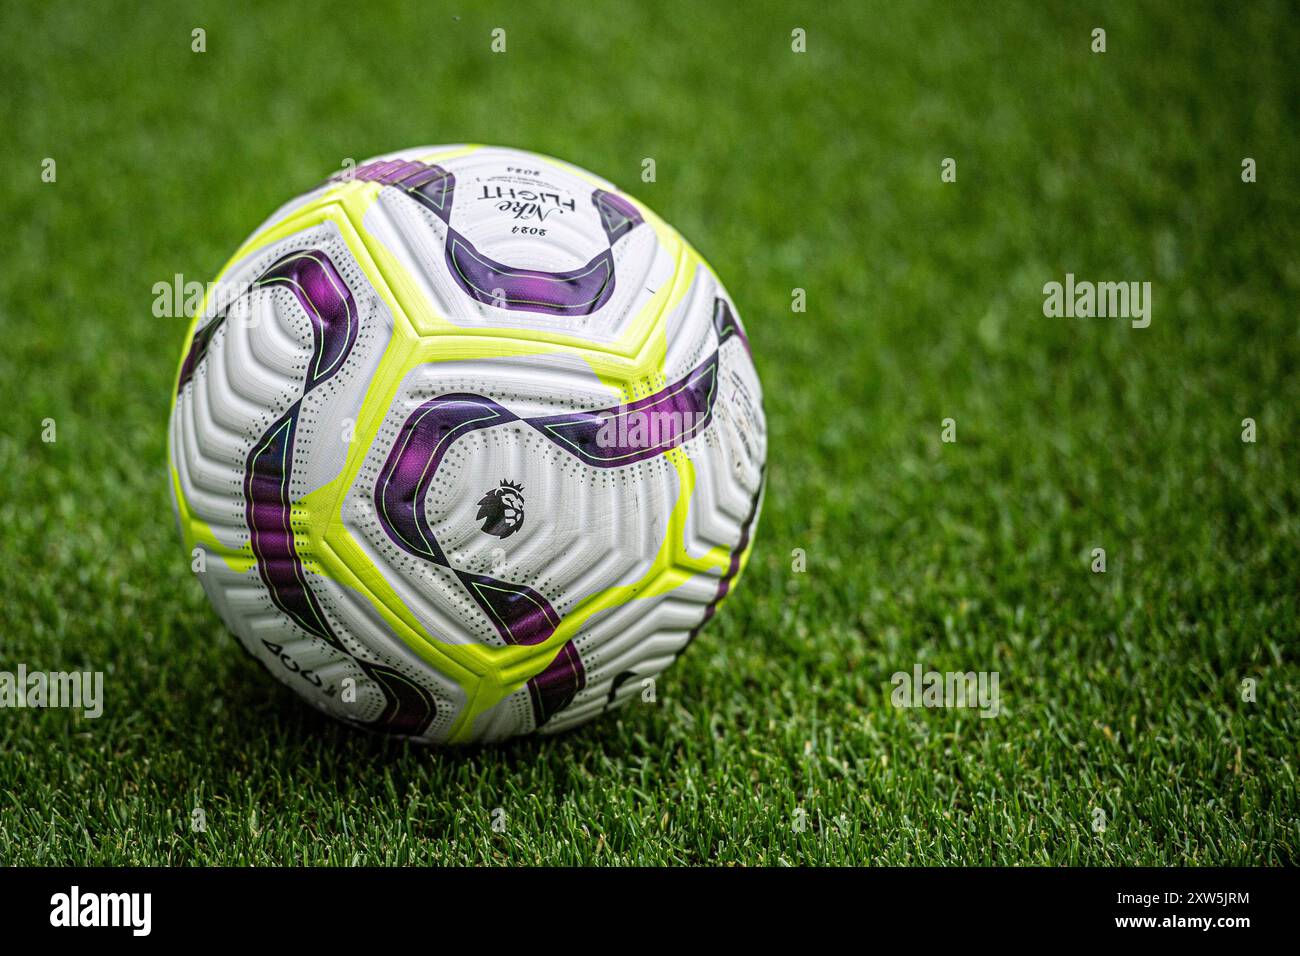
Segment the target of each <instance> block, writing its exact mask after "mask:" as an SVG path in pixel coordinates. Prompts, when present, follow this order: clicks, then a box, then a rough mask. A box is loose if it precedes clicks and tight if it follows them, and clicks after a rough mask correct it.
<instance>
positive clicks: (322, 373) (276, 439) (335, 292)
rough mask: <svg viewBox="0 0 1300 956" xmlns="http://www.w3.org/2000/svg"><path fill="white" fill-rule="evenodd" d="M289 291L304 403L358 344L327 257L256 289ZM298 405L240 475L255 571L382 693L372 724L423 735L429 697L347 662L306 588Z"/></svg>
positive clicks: (297, 260) (285, 264)
mask: <svg viewBox="0 0 1300 956" xmlns="http://www.w3.org/2000/svg"><path fill="white" fill-rule="evenodd" d="M278 283H282V284H286V285H289V286H290V287H291V288H292V289H293V292H294V295H295V296H296V297H297V299H298V301H299V303H301V305H302V307H303V309H304V310H305V311H306V313H307V315H308V317H309V318H310V319H311V322H312V330H313V349H312V357H311V360H310V361H309V363H308V371H307V376H306V379H305V382H304V386H303V394H304V396H305V395H306V394H307V393H308V392H310V391H311V390H312V389H313V388H315V387H316V386H317V385H319V384H320V383H321V382H323V381H325V380H326V379H328V378H329V377H330V376H331V375H333V374H334V373H335V372H337V371H338V369H339V368H340V367H342V364H343V362H344V360H345V359H346V358H347V356H348V354H349V353H350V351H351V349H352V346H353V344H354V343H355V342H356V337H357V320H356V309H355V308H354V306H353V299H352V293H351V291H350V290H348V287H347V285H346V284H345V283H344V282H343V279H342V277H341V276H340V275H339V272H338V270H337V269H336V268H335V267H334V264H333V263H332V262H330V260H329V259H328V257H326V256H325V254H324V253H322V252H319V251H312V252H306V253H293V254H291V255H288V256H285V257H284V258H282V259H280V260H279V261H277V262H276V263H275V264H274V265H272V266H271V267H270V268H269V269H268V270H267V271H266V272H265V273H263V274H262V276H261V277H260V278H259V279H258V280H257V282H256V283H254V286H267V285H272V284H278ZM301 409H302V400H301V399H299V401H297V402H295V403H294V404H293V406H292V407H291V408H290V409H289V410H288V411H287V412H285V413H284V415H282V416H281V417H280V419H279V420H278V421H276V423H275V424H273V425H272V426H271V427H270V428H269V429H267V430H266V432H265V433H264V434H263V435H262V437H261V438H260V439H259V440H258V441H257V442H256V443H255V444H254V446H253V449H252V451H250V452H249V455H248V461H247V463H246V465H245V469H244V518H245V520H246V521H247V522H248V530H249V539H250V544H251V546H252V550H253V556H254V557H255V558H256V560H257V571H258V574H259V576H260V577H261V579H262V582H263V583H264V584H265V585H266V589H267V592H268V594H269V595H270V597H271V600H272V602H273V603H274V604H275V606H276V607H278V608H279V609H280V610H281V611H283V612H284V613H285V614H286V615H287V616H288V617H289V618H290V619H291V620H292V621H294V623H296V624H297V625H298V626H299V627H301V628H302V629H303V630H304V631H306V632H307V633H308V634H312V635H314V636H316V637H319V638H321V639H322V640H324V641H326V642H327V643H329V644H330V645H331V646H332V647H334V648H335V649H336V650H338V651H340V652H342V653H343V654H346V655H347V656H348V657H349V658H351V659H352V660H353V662H354V663H356V664H357V666H358V667H360V668H361V670H362V672H363V673H365V674H366V676H367V677H369V678H370V679H371V680H372V681H374V682H375V683H376V684H377V685H378V686H379V687H380V688H382V690H383V693H384V709H383V711H382V712H381V713H380V714H379V716H378V717H377V718H375V719H374V720H373V721H370V722H369V726H371V727H373V728H375V729H376V730H382V731H386V732H388V733H395V734H412V735H418V734H422V733H424V731H425V730H426V729H427V728H428V726H429V724H430V723H431V722H432V720H433V718H434V717H435V716H436V714H437V705H436V703H435V701H434V699H433V696H432V695H431V694H430V693H429V692H428V691H426V690H425V689H424V688H422V687H420V686H419V685H418V684H416V683H415V682H414V681H412V680H411V679H410V678H409V677H407V676H405V675H403V674H402V673H400V672H399V671H397V670H395V669H393V668H391V667H387V666H385V665H382V664H376V663H373V662H370V661H364V660H361V659H360V658H357V657H355V656H353V655H352V653H351V652H350V651H348V649H347V648H346V647H345V646H344V645H343V642H342V641H340V640H339V639H338V636H337V635H336V634H335V633H334V631H333V630H332V628H331V627H330V625H329V623H328V622H327V620H326V616H325V613H324V611H323V610H322V608H321V605H320V602H319V600H318V599H317V597H316V595H315V593H314V592H313V591H312V589H311V587H310V586H309V585H308V583H307V576H306V573H305V571H304V570H303V566H302V560H301V558H300V557H299V555H298V549H297V545H296V543H295V541H294V532H293V523H292V515H293V503H292V501H291V500H290V495H289V481H290V471H291V468H292V462H293V446H294V438H295V436H296V433H297V428H298V415H299V413H300V411H301Z"/></svg>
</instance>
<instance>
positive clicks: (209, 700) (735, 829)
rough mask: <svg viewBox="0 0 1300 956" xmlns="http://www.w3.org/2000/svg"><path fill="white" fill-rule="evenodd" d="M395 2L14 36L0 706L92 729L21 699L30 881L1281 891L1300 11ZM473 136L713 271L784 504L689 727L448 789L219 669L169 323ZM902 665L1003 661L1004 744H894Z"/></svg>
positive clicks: (245, 669) (1, 424) (2, 273)
mask: <svg viewBox="0 0 1300 956" xmlns="http://www.w3.org/2000/svg"><path fill="white" fill-rule="evenodd" d="M381 6H382V5H373V4H370V5H367V4H361V5H358V4H356V3H343V2H332V0H327V2H323V3H318V4H315V5H313V6H312V7H311V8H310V11H307V10H305V9H304V8H302V7H300V6H292V5H286V6H285V7H283V8H282V9H280V10H270V9H267V10H259V11H256V12H249V13H239V14H236V13H235V12H234V11H233V9H231V8H230V5H227V4H219V3H215V2H214V3H206V4H196V5H189V9H185V8H186V5H185V4H179V3H178V4H153V5H151V6H149V7H142V8H140V9H138V10H135V11H128V10H116V11H114V10H110V9H108V8H107V7H106V8H104V9H94V8H92V7H88V6H86V5H84V4H72V3H68V2H55V3H40V4H37V3H25V4H10V5H9V6H8V7H6V12H5V27H4V29H3V31H0V101H3V103H4V111H3V113H4V116H5V117H6V119H5V133H4V136H3V137H0V159H2V161H3V170H4V183H3V186H2V187H0V214H2V218H3V223H4V233H3V235H4V237H5V243H4V249H3V253H2V259H0V261H2V262H3V266H0V333H2V335H3V347H0V669H14V668H15V667H16V665H17V663H18V662H24V663H26V664H27V665H28V666H29V667H30V668H33V669H37V668H39V669H74V668H75V669H90V670H102V671H105V672H106V684H107V687H106V693H107V698H108V699H107V710H106V713H105V715H104V716H103V717H102V718H101V719H99V720H97V721H92V720H85V719H82V718H80V717H78V716H75V715H71V714H69V713H68V712H66V711H31V710H25V711H16V710H4V711H0V861H3V862H10V863H32V864H46V863H82V862H90V863H101V864H121V863H168V864H177V863H191V862H193V863H230V864H243V863H261V864H267V863H309V864H317V863H329V864H348V863H353V862H356V863H368V864H369V863H416V862H418V863H502V864H506V863H509V864H534V863H643V864H657V863H701V862H708V863H717V864H728V865H729V864H745V865H757V864H767V865H772V864H782V863H789V864H801V863H828V864H835V863H873V864H874V863H892V864H978V863H997V864H1022V863H1063V864H1083V863H1086V864H1166V863H1188V864H1251V863H1265V864H1280V863H1293V864H1294V863H1296V862H1300V797H1298V796H1297V794H1298V793H1300V787H1298V785H1297V779H1296V777H1297V769H1296V765H1297V747H1296V741H1297V739H1300V718H1298V717H1297V708H1296V701H1297V700H1298V699H1300V696H1298V693H1300V665H1298V662H1297V653H1296V645H1297V634H1298V629H1300V598H1298V597H1297V595H1298V594H1300V587H1298V584H1300V580H1298V575H1300V455H1298V454H1297V437H1298V436H1300V423H1298V422H1297V415H1296V412H1297V409H1298V408H1300V377H1298V374H1297V373H1298V372H1300V339H1298V337H1297V324H1296V320H1297V314H1300V309H1298V308H1297V306H1298V305H1300V295H1298V294H1297V293H1298V292H1300V266H1297V260H1296V250H1297V248H1300V242H1298V240H1300V232H1298V230H1300V226H1298V223H1300V217H1298V216H1297V213H1298V212H1300V202H1298V201H1297V192H1296V185H1295V184H1296V182H1297V181H1300V168H1298V157H1300V149H1298V148H1297V145H1298V144H1297V137H1296V130H1297V128H1298V124H1297V111H1296V104H1297V103H1300V73H1297V72H1296V70H1295V69H1294V62H1293V61H1294V53H1295V50H1296V49H1297V48H1300V8H1297V7H1296V6H1295V5H1289V4H1283V3H1269V2H1259V3H1249V4H1240V5H1233V6H1232V8H1231V10H1230V11H1224V12H1214V10H1213V8H1212V7H1211V5H1209V4H1204V5H1203V4H1187V3H1183V2H1177V3H1175V2H1172V0H1171V2H1167V3H1155V4H1143V5H1141V7H1140V8H1139V6H1138V5H1134V4H1129V3H1116V4H1107V5H1081V4H1077V3H1064V2H1062V3H1056V4H1049V5H1044V4H1039V3H1024V4H1012V3H1005V4H1001V3H1000V4H973V3H972V4H965V3H963V4H938V5H935V4H921V3H905V4H895V3H880V4H869V5H866V6H863V5H862V4H858V3H854V4H846V5H845V6H844V7H843V8H840V9H838V10H827V9H825V8H824V5H822V4H806V5H805V6H804V7H803V8H802V9H801V8H799V7H798V6H796V5H792V4H789V3H768V4H762V5H759V7H758V8H757V9H750V8H749V5H746V8H745V9H743V10H742V9H741V8H739V7H737V9H736V10H735V11H732V12H723V11H708V10H706V9H704V7H705V5H703V4H695V3H690V2H686V0H683V2H681V3H680V4H672V5H667V4H665V5H642V4H637V3H630V2H629V3H627V4H622V5H619V6H617V7H611V8H605V7H601V8H600V9H599V10H589V11H588V12H580V11H581V10H582V9H583V7H584V6H585V5H581V4H573V3H567V2H566V3H555V4H553V5H543V6H537V7H534V6H531V5H530V6H529V7H528V8H524V7H523V6H522V5H517V4H506V3H474V4H469V3H465V4H461V5H454V4H453V5H434V4H419V5H413V6H418V7H419V8H420V12H416V11H415V10H407V11H403V10H399V9H397V8H396V6H394V7H393V8H392V9H390V10H388V11H387V12H382V11H381V9H380V7H381ZM197 26H201V27H204V28H205V29H206V30H207V44H208V52H207V53H205V54H202V55H197V54H193V53H191V52H190V31H191V30H192V29H193V28H194V27H197ZM1095 26H1103V27H1105V28H1106V29H1107V32H1108V36H1107V43H1108V50H1107V52H1106V53H1104V54H1094V53H1092V52H1090V49H1089V44H1090V33H1091V30H1092V28H1093V27H1095ZM494 27H504V28H506V30H507V31H508V34H507V35H508V52H507V53H506V54H504V55H494V54H492V53H491V52H490V50H489V39H490V38H489V33H490V31H491V30H492V29H493V28H494ZM794 27H803V28H805V29H806V30H807V31H808V52H807V53H806V54H804V55H797V54H794V53H792V52H791V50H790V31H791V29H792V28H794ZM457 141H477V142H489V143H491V142H499V143H504V144H508V145H517V146H523V147H526V148H531V149H536V150H539V151H542V152H547V153H552V154H555V155H558V156H562V157H564V158H567V159H569V160H572V161H573V162H576V163H578V164H580V165H583V166H586V167H588V168H590V169H592V170H595V171H597V172H599V173H601V174H603V175H605V176H607V177H609V178H611V179H613V180H614V181H615V182H617V183H619V184H620V185H622V186H624V187H625V188H627V189H629V190H630V191H632V192H633V193H634V194H636V195H637V196H639V197H640V198H642V199H644V200H645V201H646V202H648V203H649V204H650V205H651V206H653V207H654V208H655V209H656V210H657V211H658V212H659V213H660V214H661V215H663V216H664V217H665V218H666V219H668V220H669V221H670V222H673V223H674V224H675V225H677V226H678V227H679V228H680V229H681V230H682V231H683V232H684V233H685V234H686V235H687V236H689V237H690V238H691V239H692V240H693V241H694V242H695V244H696V245H697V246H698V247H699V248H700V249H701V251H702V252H703V253H704V254H705V256H706V257H708V258H709V260H710V261H711V262H712V264H713V265H714V267H715V268H716V269H717V270H718V272H719V273H720V274H721V275H722V276H723V277H724V279H725V280H726V281H727V283H728V285H729V286H730V289H731V291H732V293H733V294H734V296H735V297H736V299H737V301H738V303H739V305H740V309H741V313H742V315H743V316H744V318H745V320H746V322H747V324H748V327H749V331H750V334H751V337H752V340H753V343H754V348H755V355H756V360H757V362H758V366H759V371H760V373H761V375H762V378H763V382H764V386H765V390H766V407H767V413H768V419H769V427H770V453H769V465H770V467H769V475H770V483H769V488H768V496H767V501H766V508H765V511H764V514H763V517H762V521H761V523H760V526H759V530H758V535H757V543H756V546H755V550H754V552H753V557H752V561H751V563H750V566H749V570H748V572H747V574H746V576H745V578H744V579H743V580H742V582H741V584H740V587H739V589H738V591H737V592H736V595H735V597H734V598H732V599H731V600H730V601H729V603H728V604H727V605H726V606H725V608H724V610H723V612H722V613H721V614H720V615H719V617H718V619H717V620H716V621H715V622H714V623H713V624H712V625H711V626H710V627H709V628H708V629H707V630H706V631H705V632H704V634H703V636H702V637H701V639H700V640H699V641H697V642H696V644H695V645H694V646H693V647H692V649H691V651H690V652H689V653H688V654H687V655H686V656H685V657H684V658H683V659H682V660H681V661H680V662H679V663H678V664H677V665H676V666H675V667H673V668H672V669H671V670H670V671H669V672H667V673H666V674H665V675H664V677H663V679H662V680H661V682H660V685H659V700H658V703H656V704H655V705H643V704H633V705H630V706H629V707H627V708H625V709H623V710H622V711H620V712H619V713H618V714H616V715H610V716H608V717H606V718H605V719H602V720H600V721H598V722H596V723H594V724H592V725H589V726H588V727H586V728H584V729H582V730H579V731H577V732H574V733H571V734H568V735H565V736H562V737H558V738H553V739H545V740H526V741H521V742H517V743H514V744H511V745H508V746H503V747H496V748H489V749H477V750H466V751H443V752H437V751H430V750H424V749H418V748H411V747H407V746H404V745H402V744H400V743H392V742H387V741H383V740H379V739H375V738H372V737H368V736H366V735H363V734H361V733H358V732H355V731H352V730H349V729H347V728H344V727H342V726H338V725H335V724H333V723H331V722H329V721H327V720H326V719H325V718H323V717H319V716H318V715H316V714H315V713H314V712H313V711H311V710H310V709H309V708H308V707H307V706H306V705H304V704H302V703H300V702H299V701H298V700H297V699H296V698H294V697H293V696H292V695H291V694H290V692H289V691H287V690H285V689H283V688H282V687H280V686H279V685H278V684H276V683H275V682H274V681H272V680H271V678H270V677H269V676H267V675H266V674H264V673H262V672H261V670H260V668H258V667H257V666H256V665H255V664H253V663H252V662H251V661H250V660H248V659H247V658H245V657H244V655H243V654H242V653H241V652H240V651H239V650H238V648H237V646H236V644H235V642H234V640H233V639H231V638H230V637H229V636H227V635H226V634H225V633H223V630H222V628H221V626H220V624H219V622H218V620H217V617H216V615H215V613H214V612H213V611H212V610H211V609H210V608H209V606H208V604H207V602H206V600H205V598H204V596H203V594H202V591H201V589H200V588H199V585H198V584H197V583H196V582H195V581H194V580H193V578H192V575H191V574H190V571H189V567H188V562H187V559H186V557H185V555H184V554H183V553H182V552H181V549H180V547H179V545H178V539H177V534H176V528H175V525H174V522H173V518H172V515H171V509H170V504H169V501H168V492H167V485H166V478H165V475H166V471H165V458H166V442H165V423H166V419H167V411H168V401H169V391H170V387H171V381H172V376H173V374H174V371H175V367H176V362H177V359H178V355H179V349H180V345H181V342H182V338H183V336H184V328H183V325H184V323H183V322H181V321H178V320H167V319H155V318H153V317H152V315H151V304H152V299H153V294H152V286H153V284H154V283H155V282H158V281H169V280H170V279H171V277H172V276H173V274H175V273H182V274H183V275H184V276H185V277H186V278H187V279H206V278H208V277H210V276H211V275H213V274H215V272H216V270H217V269H218V268H219V267H220V266H221V264H222V263H223V262H224V261H225V259H226V257H227V256H228V255H229V254H230V253H231V252H232V251H233V250H234V248H235V247H236V245H237V244H238V243H239V242H240V241H241V240H242V239H243V238H244V236H245V235H246V234H247V233H248V232H249V231H250V230H251V229H252V228H253V227H254V226H256V225H257V224H258V223H259V222H260V221H261V220H262V218H263V217H264V216H265V215H267V214H268V213H269V212H270V211H271V210H272V209H274V208H275V206H276V205H278V204H279V203H280V202H281V201H283V200H285V199H286V198H288V197H290V196H292V195H293V194H295V193H296V192H298V191H300V190H303V189H305V188H307V187H309V186H311V185H313V184H315V183H316V182H318V181H319V180H320V179H321V178H322V177H323V176H324V175H325V174H327V173H328V172H330V171H332V170H334V169H337V168H338V167H339V164H340V163H341V162H342V160H343V158H345V157H353V158H356V159H361V158H363V157H365V156H367V155H370V154H373V153H377V152H381V151H385V150H391V149H394V148H398V147H401V146H408V145H415V144H421V143H428V142H457ZM1246 156H1250V157H1253V158H1255V159H1256V161H1257V163H1258V176H1259V181H1258V182H1257V183H1254V184H1246V183H1243V182H1242V181H1241V177H1240V172H1241V161H1242V158H1243V157H1246ZM45 157H53V158H55V159H56V161H57V163H58V166H57V173H58V179H57V182H56V183H54V184H48V183H42V182H41V180H40V169H41V166H40V164H41V161H42V159H43V158H45ZM644 157H654V158H655V160H656V162H657V168H658V181H657V182H655V183H650V184H647V183H642V182H640V171H641V161H642V159H643V158H644ZM944 157H954V158H956V159H957V163H958V168H957V172H958V179H957V182H956V183H949V184H945V183H942V182H941V181H940V175H939V173H940V162H941V160H942V159H943V158H944ZM1066 272H1073V273H1075V274H1076V275H1077V276H1079V277H1080V278H1084V279H1092V280H1104V279H1129V280H1136V281H1143V280H1146V281H1150V282H1151V283H1152V284H1153V296H1154V309H1153V321H1152V324H1151V326H1150V328H1147V329H1133V328H1131V327H1130V326H1129V324H1128V323H1127V322H1125V321H1122V320H1114V319H1049V318H1045V317H1044V316H1043V314H1042V301H1043V299H1042V292H1041V289H1042V286H1043V284H1044V283H1045V282H1048V281H1051V280H1061V279H1062V278H1063V276H1064V274H1065V273H1066ZM796 287H798V288H803V289H805V290H807V296H808V310H807V312H806V313H792V312H791V309H790V302H791V290H792V289H793V288H796ZM1246 417H1251V418H1254V419H1255V420H1256V422H1257V423H1258V441H1257V442H1256V443H1254V444H1246V443H1243V442H1242V441H1241V437H1240V436H1241V421H1242V419H1243V418H1246ZM46 418H53V419H55V421H56V423H57V442H56V443H54V444H47V443H44V442H42V440H41V428H42V421H43V419H46ZM945 418H953V419H955V420H956V422H957V437H958V440H957V441H956V442H955V443H951V444H946V443H943V442H941V441H940V427H941V426H940V423H941V421H942V420H943V419H945ZM1095 547H1104V548H1105V549H1106V553H1107V567H1108V570H1107V572H1106V573H1105V574H1104V575H1103V574H1093V573H1091V571H1090V569H1089V563H1090V552H1091V550H1092V549H1093V548H1095ZM796 548H802V549H804V550H805V551H806V553H807V571H806V573H802V574H801V573H794V572H792V570H791V567H792V558H791V553H792V551H793V549H796ZM918 661H919V662H921V663H923V665H924V666H925V667H927V668H935V669H938V670H962V671H965V670H987V671H994V670H995V671H998V672H999V674H1000V680H1001V691H1002V699H1003V706H1004V713H1003V714H1002V715H1001V716H999V717H998V718H996V719H989V720H981V719H979V718H978V717H976V716H975V715H974V714H973V712H971V711H961V710H899V709H896V708H894V707H893V706H892V705H891V703H890V699H889V692H890V685H889V680H890V675H891V674H893V673H894V672H895V671H900V670H901V671H910V670H911V668H912V666H913V664H914V663H916V662H918ZM1245 678H1252V679H1254V680H1255V681H1257V682H1258V684H1257V699H1256V701H1255V702H1253V703H1250V702H1245V701H1243V700H1242V694H1241V691H1240V685H1241V682H1242V681H1243V679H1245ZM196 806H198V807H202V808H203V809H204V810H205V812H206V815H207V824H208V829H207V831H206V832H201V833H194V832H192V830H191V827H190V825H189V824H190V814H191V810H192V808H194V807H196ZM495 808H502V809H503V810H504V812H505V822H506V826H505V829H504V832H495V831H494V830H493V828H492V813H493V811H494V809H495ZM1097 809H1101V810H1102V811H1104V813H1105V815H1106V819H1107V826H1106V829H1105V831H1104V833H1101V834H1098V833H1096V832H1094V829H1093V826H1092V824H1093V821H1094V819H1095V817H1094V813H1095V811H1096V810H1097ZM800 811H802V817H801V814H800ZM797 817H801V818H802V819H803V820H804V821H805V825H804V826H803V827H802V829H800V828H799V827H798V826H797V825H796V818H797Z"/></svg>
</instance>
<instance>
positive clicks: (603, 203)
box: [591, 189, 645, 246]
mask: <svg viewBox="0 0 1300 956" xmlns="http://www.w3.org/2000/svg"><path fill="white" fill-rule="evenodd" d="M591 201H592V203H594V204H595V206H596V209H597V211H598V212H599V213H600V224H601V225H602V226H604V227H605V235H606V236H607V237H608V238H609V244H610V245H611V246H612V245H613V244H614V243H616V242H618V241H619V240H620V239H622V238H623V237H624V236H625V235H627V234H628V233H629V232H631V231H632V229H633V228H635V227H636V226H639V225H641V223H643V222H644V221H645V220H644V219H642V218H641V213H640V212H638V211H637V208H636V206H633V205H632V204H631V203H630V202H628V201H627V200H626V199H624V198H623V197H622V196H620V195H618V194H617V193H609V192H605V190H603V189H597V190H596V191H595V192H594V193H592V194H591Z"/></svg>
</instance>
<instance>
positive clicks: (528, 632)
mask: <svg viewBox="0 0 1300 956" xmlns="http://www.w3.org/2000/svg"><path fill="white" fill-rule="evenodd" d="M456 577H458V578H459V579H460V583H461V584H463V585H465V587H466V589H467V590H468V591H469V592H470V594H472V595H474V600H475V601H477V602H478V605H479V607H481V608H482V609H483V610H484V611H486V612H487V615H488V617H489V618H491V620H492V623H493V624H495V625H496V628H497V631H498V632H499V633H500V634H501V637H502V638H503V639H504V640H505V642H506V643H507V644H524V645H528V646H531V645H533V644H541V643H542V642H543V641H545V640H546V639H547V638H549V637H550V636H551V635H552V634H553V633H555V629H556V628H557V627H559V626H560V616H559V615H558V614H557V613H556V612H555V608H553V607H551V604H550V602H549V601H547V600H546V598H544V597H542V595H540V594H538V593H537V592H536V591H534V590H533V589H532V588H530V587H527V586H525V585H523V584H512V583H511V582H509V581H498V580H497V579H496V578H489V577H486V576H485V575H481V574H470V573H469V572H466V571H457V572H456Z"/></svg>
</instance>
